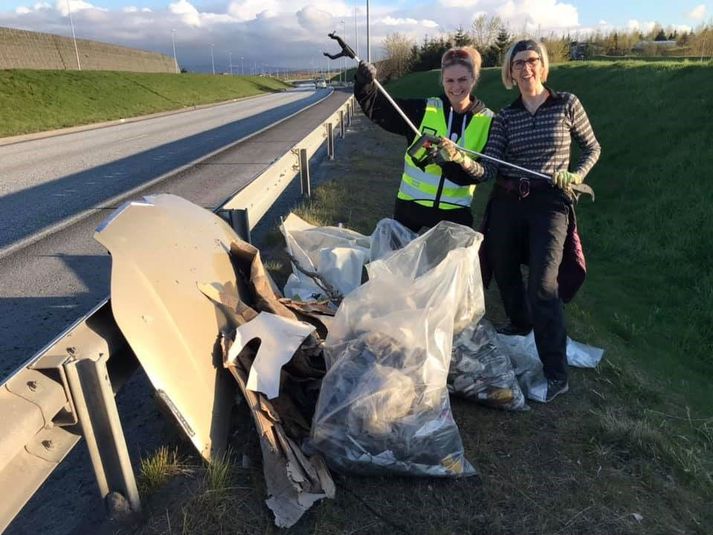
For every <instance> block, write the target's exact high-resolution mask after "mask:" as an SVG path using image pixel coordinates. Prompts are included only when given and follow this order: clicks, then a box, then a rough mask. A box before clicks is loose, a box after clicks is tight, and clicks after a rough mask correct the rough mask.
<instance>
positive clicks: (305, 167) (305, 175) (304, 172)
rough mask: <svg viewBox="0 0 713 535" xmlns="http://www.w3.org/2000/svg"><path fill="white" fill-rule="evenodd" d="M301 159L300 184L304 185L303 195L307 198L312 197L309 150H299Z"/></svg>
mask: <svg viewBox="0 0 713 535" xmlns="http://www.w3.org/2000/svg"><path fill="white" fill-rule="evenodd" d="M299 158H300V183H301V185H302V195H304V196H305V197H311V196H312V191H311V188H310V181H309V157H308V156H307V149H299Z"/></svg>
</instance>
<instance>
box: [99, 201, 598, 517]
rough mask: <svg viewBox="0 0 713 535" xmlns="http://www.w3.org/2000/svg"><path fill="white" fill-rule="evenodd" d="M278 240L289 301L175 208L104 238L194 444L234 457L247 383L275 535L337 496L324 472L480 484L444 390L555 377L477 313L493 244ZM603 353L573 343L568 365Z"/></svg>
mask: <svg viewBox="0 0 713 535" xmlns="http://www.w3.org/2000/svg"><path fill="white" fill-rule="evenodd" d="M282 232H283V234H284V235H285V240H286V243H287V249H288V253H289V256H290V259H291V261H292V265H293V274H292V275H291V276H290V279H289V280H288V283H287V286H286V290H285V291H286V293H287V294H289V296H290V297H291V298H283V297H282V296H281V294H280V292H279V290H278V288H277V287H276V285H275V284H274V282H273V280H272V278H271V277H270V275H269V274H268V272H267V271H266V270H265V268H264V266H263V264H262V261H261V259H260V254H259V251H258V250H257V249H256V248H255V247H253V246H252V245H250V244H248V243H245V242H243V241H241V240H240V239H239V238H238V237H237V235H236V234H235V233H234V231H233V230H232V229H231V228H230V227H229V226H228V225H227V224H226V223H225V222H224V221H223V220H221V219H220V218H219V217H217V216H215V215H214V214H211V213H210V212H208V211H206V210H204V209H202V208H200V207H198V206H196V205H194V204H191V203H190V202H188V201H186V200H184V199H181V198H180V197H176V196H173V195H156V196H151V197H147V198H145V199H144V200H143V201H139V202H131V203H127V204H126V205H124V206H122V207H121V208H119V209H118V210H116V212H115V213H114V214H112V216H111V217H110V218H108V219H107V220H106V221H105V222H104V223H103V224H102V225H101V226H100V227H99V228H98V229H97V232H96V235H95V237H96V239H97V240H98V241H100V242H101V243H102V244H103V245H105V246H106V247H107V249H108V250H109V251H110V252H111V254H112V290H111V291H112V296H111V297H112V311H113V314H114V317H115V319H116V322H117V324H118V326H119V327H120V329H121V330H122V332H123V334H124V336H125V337H126V339H127V340H128V342H129V344H130V345H131V347H132V349H133V351H134V353H135V354H136V356H137V357H138V359H139V361H140V363H141V365H142V366H143V368H144V369H145V370H146V372H147V375H148V376H149V378H150V380H151V382H152V384H153V386H154V387H155V388H156V393H157V399H158V400H160V402H161V403H162V404H163V405H164V406H165V407H166V409H167V410H168V413H169V414H171V415H172V416H173V417H174V419H175V421H176V423H177V424H178V425H179V426H180V427H181V429H182V430H183V431H184V433H185V434H186V436H187V437H189V438H190V440H191V441H192V442H193V444H194V446H195V447H196V449H197V450H198V451H199V452H200V454H201V455H202V456H203V457H204V458H205V459H206V460H208V461H211V460H212V459H215V458H217V457H218V456H222V455H223V454H224V452H225V450H226V447H227V437H228V432H229V425H230V412H231V407H232V406H233V404H234V399H235V398H234V394H235V390H236V385H237V388H238V389H239V391H240V392H241V393H242V396H243V397H244V399H245V400H246V402H247V405H248V407H249V409H250V412H251V415H252V418H253V421H254V422H255V427H256V429H257V432H258V435H259V441H260V447H261V451H262V456H263V472H264V476H265V482H266V487H267V494H268V497H267V500H266V503H267V506H268V507H269V508H270V509H271V511H272V512H273V513H274V516H275V523H276V524H277V525H278V526H280V527H289V526H292V525H294V524H295V523H296V522H297V521H298V520H299V519H300V518H301V516H302V515H303V514H304V512H305V511H307V510H308V509H309V508H310V507H311V506H312V505H313V504H314V503H315V502H316V501H318V500H320V499H323V498H332V497H334V495H335V486H334V482H333V480H332V477H331V475H330V472H329V469H328V468H327V466H328V465H329V466H331V467H332V468H335V469H339V470H345V471H350V472H356V473H362V474H383V473H395V474H402V475H419V476H439V477H456V476H467V475H472V474H475V469H474V468H473V466H472V465H471V464H470V463H469V462H468V460H467V459H466V458H465V454H464V450H463V443H462V440H461V437H460V434H459V430H458V427H457V425H456V422H455V421H454V419H453V416H452V413H451V407H450V400H449V391H450V392H451V393H453V394H455V395H460V396H463V397H466V398H467V399H470V400H473V401H477V402H479V403H483V404H485V405H488V406H491V407H497V408H503V409H508V410H524V409H526V408H527V406H526V404H525V397H527V398H529V399H534V400H539V399H541V398H542V396H543V393H542V388H543V382H544V376H543V375H542V366H541V364H540V361H539V359H538V358H537V352H536V349H535V346H534V339H533V338H532V335H530V336H529V337H502V336H500V335H497V334H496V333H495V330H494V329H493V327H492V326H491V325H490V324H489V323H488V322H487V321H486V320H484V319H483V315H484V313H485V305H484V297H483V287H482V281H481V272H480V264H479V262H478V249H479V247H480V244H481V241H482V235H480V234H479V233H477V232H475V231H474V230H472V229H470V228H468V227H464V226H461V225H457V224H454V223H449V222H442V223H439V224H438V225H437V226H436V227H434V228H433V229H431V230H429V231H428V232H426V233H425V234H423V235H421V236H417V235H415V234H413V233H412V232H411V231H409V230H408V229H405V228H403V227H402V226H401V225H399V224H398V223H397V222H395V221H393V220H382V221H380V222H379V224H378V225H377V227H376V229H375V231H374V232H373V233H372V235H371V236H364V235H361V234H359V233H356V232H354V231H352V230H349V229H344V228H341V227H323V228H320V227H315V226H313V225H309V224H308V223H306V222H304V221H302V220H301V219H299V218H298V217H296V216H294V215H290V216H289V217H288V218H287V219H286V220H285V221H284V223H283V225H282ZM365 268H366V269H365ZM364 281H366V282H364ZM602 353H603V352H602V350H598V349H596V348H590V347H588V346H584V345H582V344H578V343H576V342H573V341H571V340H569V341H568V359H569V362H570V364H571V365H580V366H592V367H593V366H596V364H597V363H598V362H599V359H601V356H602ZM225 369H227V370H228V371H229V374H228V373H224V370H225ZM231 376H232V379H231ZM545 385H546V383H545ZM521 387H522V388H521ZM545 388H546V386H545Z"/></svg>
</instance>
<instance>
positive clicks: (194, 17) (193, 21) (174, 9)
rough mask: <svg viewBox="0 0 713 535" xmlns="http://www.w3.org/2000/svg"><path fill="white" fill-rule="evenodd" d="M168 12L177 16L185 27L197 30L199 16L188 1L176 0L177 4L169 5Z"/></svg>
mask: <svg viewBox="0 0 713 535" xmlns="http://www.w3.org/2000/svg"><path fill="white" fill-rule="evenodd" d="M168 10H169V11H170V12H171V13H173V14H174V15H178V16H179V18H180V19H181V22H183V23H184V24H185V25H186V26H191V27H193V28H198V27H199V26H200V25H201V16H200V14H199V13H198V10H197V9H196V8H195V7H194V6H193V4H191V3H190V2H188V0H178V2H176V3H174V4H170V5H169V6H168Z"/></svg>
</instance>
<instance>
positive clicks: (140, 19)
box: [0, 0, 713, 73]
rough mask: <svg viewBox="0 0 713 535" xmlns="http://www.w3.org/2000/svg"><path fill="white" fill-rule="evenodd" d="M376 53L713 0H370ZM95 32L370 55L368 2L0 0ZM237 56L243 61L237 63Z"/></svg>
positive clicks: (48, 26)
mask: <svg viewBox="0 0 713 535" xmlns="http://www.w3.org/2000/svg"><path fill="white" fill-rule="evenodd" d="M369 6H370V21H371V24H370V33H371V43H372V45H371V52H372V58H373V59H375V58H378V57H379V55H380V54H381V52H382V50H381V47H380V42H381V40H382V39H383V37H384V36H385V35H387V34H389V33H393V32H400V33H402V34H406V35H408V36H410V37H412V38H413V39H415V40H418V41H420V40H421V39H423V37H424V36H426V35H429V36H437V35H440V34H442V33H448V32H453V31H454V30H455V29H456V28H458V27H459V26H462V27H463V28H465V29H468V28H469V27H470V24H471V23H472V21H473V19H474V18H476V17H477V16H478V15H480V14H486V15H498V16H500V17H501V18H502V19H503V20H505V21H506V22H507V24H508V25H509V27H510V28H511V30H512V31H515V32H521V31H523V30H526V31H530V32H540V33H545V34H547V33H549V32H551V31H552V32H569V33H570V34H576V33H577V32H587V31H590V30H592V29H597V28H599V29H603V30H611V29H615V28H616V29H619V28H621V29H626V28H640V29H643V30H646V29H647V28H650V27H651V26H652V25H653V24H654V23H656V22H658V23H660V24H662V25H664V26H665V27H675V28H678V29H686V28H695V27H696V26H698V25H700V24H702V23H710V22H711V21H713V0H707V2H705V3H701V1H700V0H678V1H672V0H430V1H424V0H392V1H390V2H385V1H383V0H372V1H371V2H370V4H369ZM70 11H71V17H72V21H73V23H74V28H75V31H76V34H77V37H78V38H85V39H94V40H98V41H104V42H108V43H114V44H120V45H124V46H130V47H134V48H141V49H144V50H151V51H157V52H162V53H164V54H168V55H173V47H172V38H173V41H175V47H176V55H177V58H178V62H179V63H180V64H181V66H183V67H186V68H187V69H188V70H190V71H205V72H209V71H210V70H211V68H212V66H211V51H212V52H213V61H214V64H215V68H216V71H227V70H228V68H229V64H230V59H231V58H232V64H233V69H234V71H235V72H239V71H240V69H241V68H242V69H243V70H244V72H246V73H247V72H250V71H251V70H253V69H254V68H255V67H256V66H257V69H258V70H268V69H271V70H274V69H276V68H283V69H286V68H290V69H291V68H321V69H324V68H325V65H326V62H327V60H326V58H324V57H323V56H322V55H321V53H322V51H325V50H326V51H332V52H335V51H336V49H335V48H334V46H333V45H332V44H331V43H330V42H329V39H328V38H327V37H326V34H327V33H328V32H330V31H332V30H338V32H339V33H340V34H341V33H344V32H345V31H346V37H347V40H348V41H349V42H351V43H352V44H353V43H354V42H355V41H357V39H358V43H359V49H358V54H359V55H360V56H362V57H365V56H366V48H365V41H366V39H365V34H366V1H365V0H360V1H354V0H0V26H5V27H11V28H19V29H24V30H32V31H41V32H48V33H55V34H59V35H64V36H71V29H70V23H69V17H68V13H69V12H70ZM241 64H242V66H241Z"/></svg>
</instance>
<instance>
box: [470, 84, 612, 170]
mask: <svg viewBox="0 0 713 535" xmlns="http://www.w3.org/2000/svg"><path fill="white" fill-rule="evenodd" d="M547 91H549V93H550V96H549V97H548V98H547V100H545V102H544V103H543V104H542V105H541V106H540V107H539V108H538V109H537V111H536V112H535V113H534V114H531V113H530V112H529V111H527V109H526V108H525V106H524V105H523V103H522V99H521V98H518V99H517V100H516V101H515V102H513V103H512V104H510V105H509V106H507V107H506V108H503V109H502V110H501V111H500V113H498V114H497V116H496V117H495V119H494V120H493V123H492V126H491V127H490V137H489V138H488V144H487V145H486V147H485V149H484V151H483V154H486V155H487V156H492V157H494V158H498V159H499V160H504V161H506V162H510V163H514V164H516V165H519V166H521V167H525V168H527V169H531V170H533V171H538V172H540V173H544V174H546V175H548V176H552V175H554V174H555V172H557V171H567V170H569V171H572V172H574V173H577V174H578V175H580V176H581V177H582V178H584V177H585V176H586V175H587V173H588V172H589V170H590V169H591V168H592V166H593V165H594V164H595V163H596V161H597V160H598V159H599V153H600V152H601V148H600V146H599V142H598V141H597V138H596V137H594V132H593V131H592V126H591V125H590V124H589V119H588V118H587V114H586V112H585V111H584V108H583V107H582V104H581V103H580V102H579V99H578V98H577V97H576V96H575V95H573V94H571V93H564V92H561V93H559V92H555V91H552V90H551V89H549V88H547ZM572 139H574V140H575V142H576V143H577V145H579V148H580V149H581V150H580V155H579V160H578V161H577V164H576V165H575V166H570V148H571V144H572ZM480 163H481V164H482V165H476V166H474V167H475V169H474V170H473V171H474V172H473V174H474V175H475V176H477V177H479V178H480V180H481V181H485V180H489V179H492V178H495V177H498V178H500V179H519V178H531V177H530V175H529V173H525V172H522V171H518V170H517V169H513V168H512V167H508V166H505V165H499V164H497V163H495V162H492V161H490V160H486V159H481V160H480Z"/></svg>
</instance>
